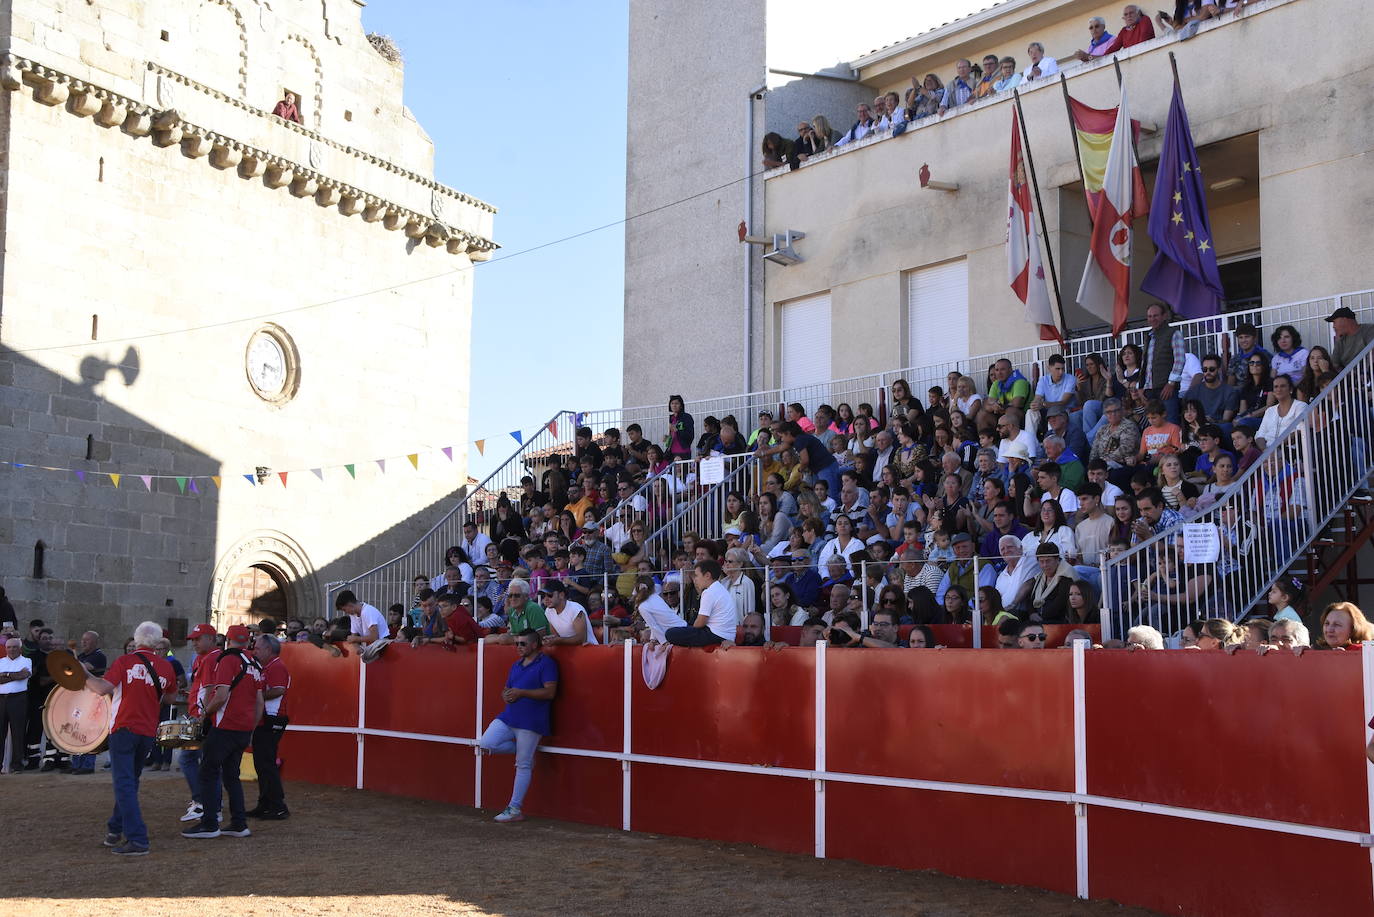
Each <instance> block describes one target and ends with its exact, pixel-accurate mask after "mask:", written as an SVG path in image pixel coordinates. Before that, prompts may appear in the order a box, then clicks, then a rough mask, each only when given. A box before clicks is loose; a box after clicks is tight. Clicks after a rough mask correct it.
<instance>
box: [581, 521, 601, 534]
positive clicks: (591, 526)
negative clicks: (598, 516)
mask: <svg viewBox="0 0 1374 917" xmlns="http://www.w3.org/2000/svg"><path fill="white" fill-rule="evenodd" d="M582 531H584V532H592V531H596V532H599V531H601V523H600V522H597V521H595V520H593V521H591V522H584V523H583V524H582Z"/></svg>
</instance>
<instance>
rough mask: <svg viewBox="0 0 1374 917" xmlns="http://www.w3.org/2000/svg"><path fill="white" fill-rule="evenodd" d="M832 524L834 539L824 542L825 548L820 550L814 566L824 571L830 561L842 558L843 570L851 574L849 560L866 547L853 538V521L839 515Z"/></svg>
mask: <svg viewBox="0 0 1374 917" xmlns="http://www.w3.org/2000/svg"><path fill="white" fill-rule="evenodd" d="M834 523H835V537H834V538H832V539H830V540H829V541H828V542H826V544H825V547H823V548H821V555H820V558H819V559H818V560H817V562H816V566H817V568H818V569H821V570H824V569H825V568H826V567H827V566H828V565H829V563H830V561H831V560H833V559H834V558H836V557H842V558H844V565H845V568H846V569H848V570H849V572H850V573H853V572H854V568H853V565H852V564H851V563H850V562H849V558H850V557H851V556H852V555H854V554H857V553H859V552H860V551H862V550H863V549H864V548H865V547H866V546H865V545H864V543H863V542H862V541H860V540H859V539H857V538H855V537H854V520H852V519H850V518H849V517H848V516H846V515H844V514H842V513H841V514H840V515H837V516H836V517H835V519H834Z"/></svg>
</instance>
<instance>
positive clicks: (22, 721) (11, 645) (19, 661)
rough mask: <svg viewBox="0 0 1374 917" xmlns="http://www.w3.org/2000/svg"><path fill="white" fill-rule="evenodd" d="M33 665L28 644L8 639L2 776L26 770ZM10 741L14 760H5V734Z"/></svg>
mask: <svg viewBox="0 0 1374 917" xmlns="http://www.w3.org/2000/svg"><path fill="white" fill-rule="evenodd" d="M32 674H33V662H32V661H31V660H30V659H29V658H28V657H27V656H25V655H24V641H23V640H20V639H19V638H18V637H16V636H14V635H10V636H9V637H8V638H6V640H5V655H4V657H3V658H0V773H5V774H12V773H14V772H15V771H20V770H23V769H24V728H25V726H26V725H27V724H28V720H29V676H31V675H32ZM7 732H8V734H9V738H10V757H9V759H4V755H3V752H4V750H5V735H6V733H7Z"/></svg>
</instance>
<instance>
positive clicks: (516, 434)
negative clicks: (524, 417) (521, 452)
mask: <svg viewBox="0 0 1374 917" xmlns="http://www.w3.org/2000/svg"><path fill="white" fill-rule="evenodd" d="M510 435H511V436H512V437H514V438H515V441H516V442H517V443H519V444H520V445H522V446H523V445H525V437H524V435H523V434H521V432H520V431H519V430H511V431H510Z"/></svg>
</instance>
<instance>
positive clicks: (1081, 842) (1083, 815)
mask: <svg viewBox="0 0 1374 917" xmlns="http://www.w3.org/2000/svg"><path fill="white" fill-rule="evenodd" d="M1087 647H1088V642H1087V641H1086V640H1075V641H1073V647H1072V651H1073V791H1074V793H1076V794H1077V795H1079V796H1086V795H1087V793H1088V720H1087V697H1088V691H1087V681H1086V673H1085V671H1084V651H1085V650H1086V649H1087ZM1073 816H1074V818H1073V821H1074V851H1075V859H1076V864H1075V866H1076V870H1075V871H1076V873H1077V877H1078V882H1077V885H1078V897H1080V898H1087V897H1088V806H1087V804H1086V803H1082V802H1075V803H1074V804H1073Z"/></svg>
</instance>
